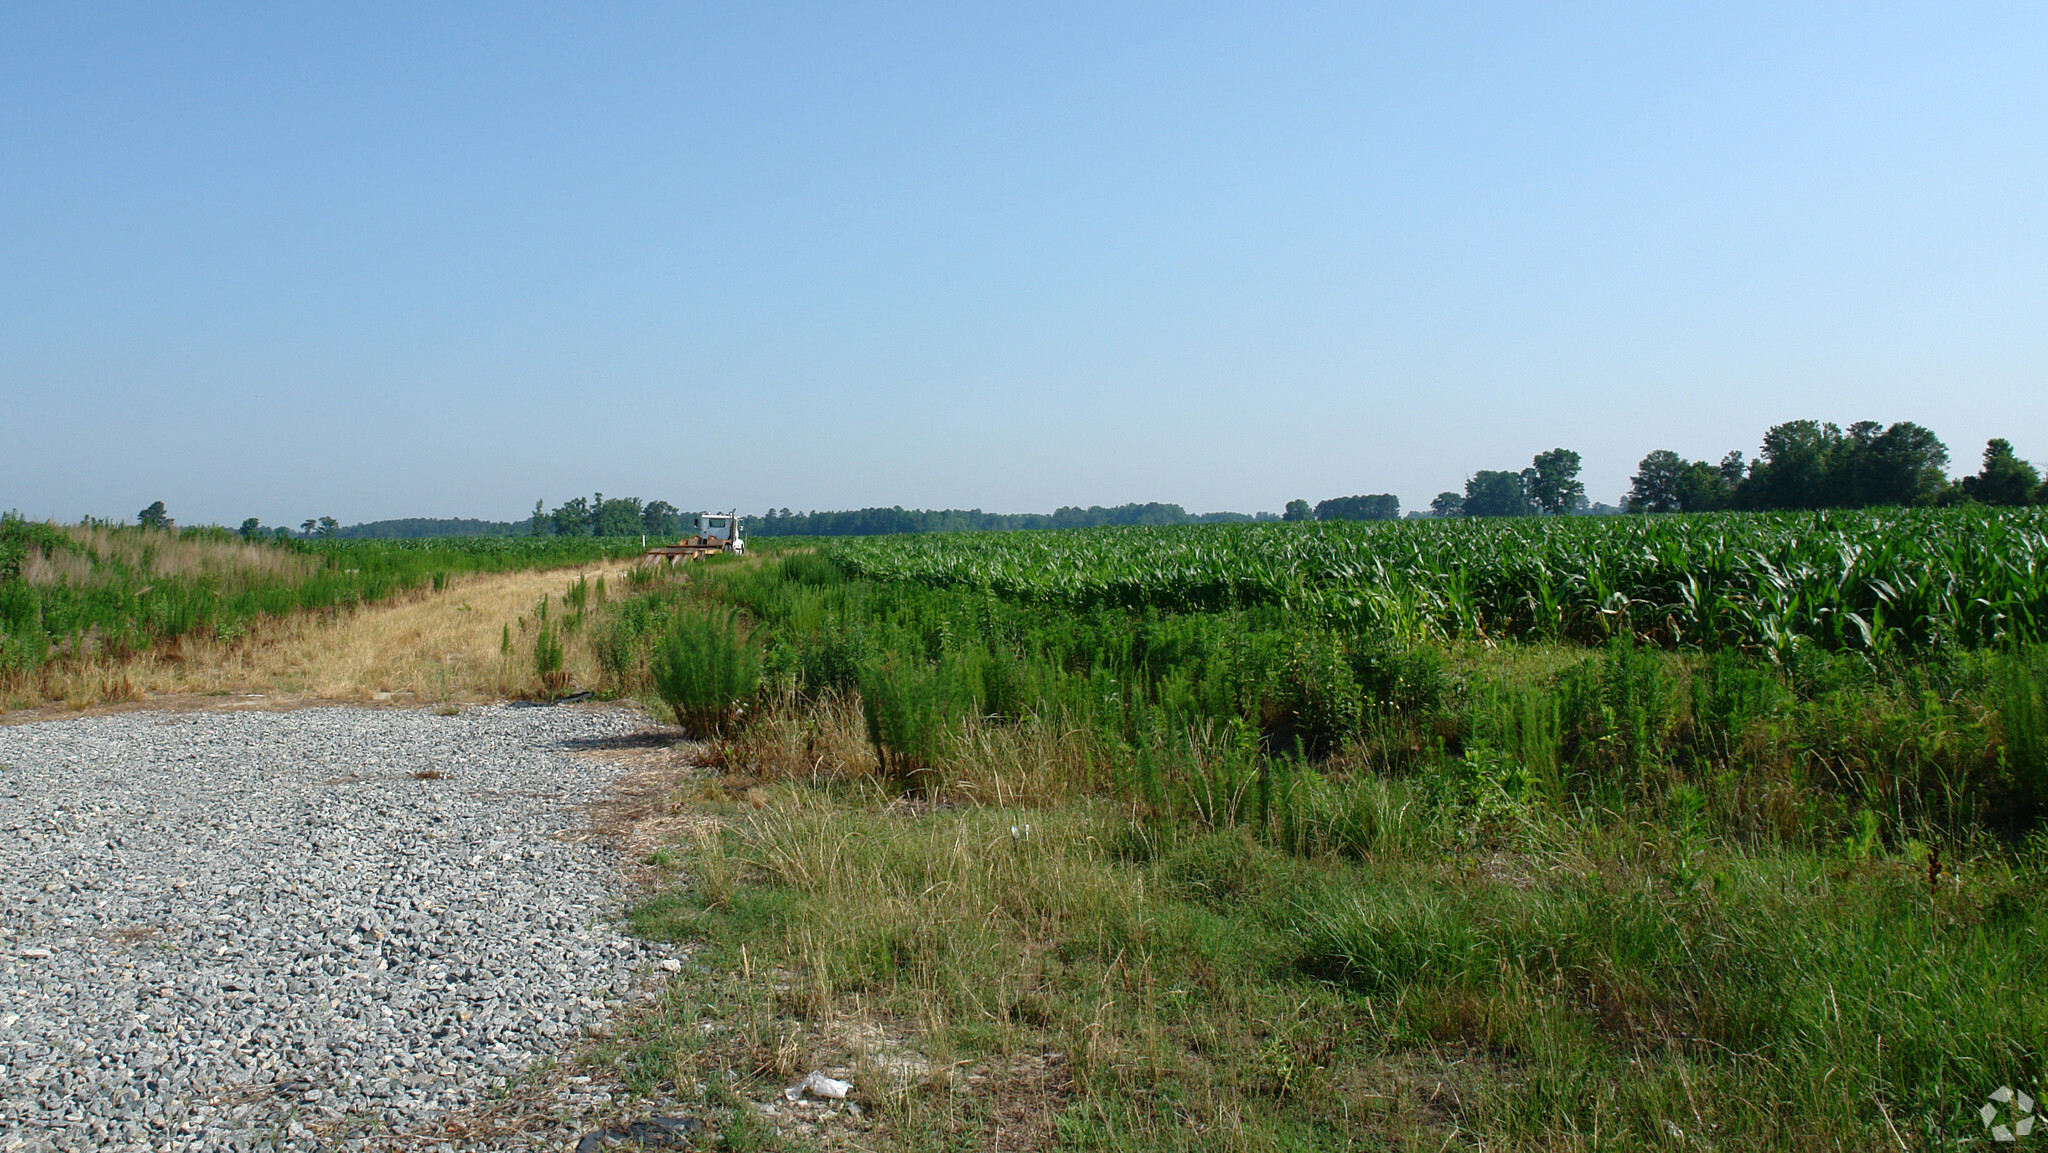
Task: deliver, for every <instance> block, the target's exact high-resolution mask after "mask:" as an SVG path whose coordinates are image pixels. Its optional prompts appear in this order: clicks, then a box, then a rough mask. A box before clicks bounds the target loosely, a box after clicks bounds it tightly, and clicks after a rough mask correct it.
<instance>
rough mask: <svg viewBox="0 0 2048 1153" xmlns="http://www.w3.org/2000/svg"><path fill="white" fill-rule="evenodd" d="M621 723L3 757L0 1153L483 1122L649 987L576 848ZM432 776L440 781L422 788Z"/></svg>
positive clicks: (597, 860)
mask: <svg viewBox="0 0 2048 1153" xmlns="http://www.w3.org/2000/svg"><path fill="white" fill-rule="evenodd" d="M643 725H644V721H643V720H642V719H641V718H640V717H638V716H636V715H634V714H632V713H630V712H626V711H623V710H616V709H609V708H592V707H558V708H534V707H521V706H518V705H498V706H488V707H475V708H471V709H468V710H465V711H464V712H462V713H461V714H459V715H456V716H440V715H436V714H435V713H434V712H431V711H401V710H395V709H356V708H307V709H299V710H295V711H286V712H266V711H255V710H223V711H212V712H189V713H163V712H129V713H120V714H115V715H109V716H97V717H82V718H73V719H66V720H59V721H49V722H41V723H35V724H24V725H15V726H8V727H0V1150H13V1149H42V1148H53V1149H129V1148H132V1149H164V1148H205V1149H219V1148H272V1147H275V1148H321V1147H325V1146H326V1143H327V1139H326V1138H325V1137H316V1136H315V1134H316V1133H319V1134H329V1135H332V1134H340V1135H342V1136H346V1135H348V1134H361V1133H376V1132H391V1131H394V1130H403V1129H405V1128H408V1127H410V1126H414V1125H417V1124H420V1123H422V1122H424V1121H427V1120H429V1119H431V1118H432V1117H434V1116H436V1115H437V1114H438V1113H439V1112H440V1111H442V1110H447V1109H455V1108H462V1107H467V1106H471V1105H474V1104H475V1103H477V1102H478V1101H479V1100H481V1099H483V1098H484V1097H486V1096H488V1095H489V1094H490V1093H491V1092H492V1090H493V1089H494V1088H495V1087H498V1086H501V1085H503V1084H504V1080H505V1079H506V1078H509V1077H513V1076H516V1075H517V1074H518V1073H519V1072H520V1071H521V1070H522V1069H524V1068H526V1067H527V1066H529V1065H530V1064H531V1063H532V1062H534V1061H535V1060H537V1059H540V1058H543V1057H548V1056H554V1055H559V1054H562V1053H564V1052H565V1051H566V1050H567V1049H568V1048H569V1047H570V1045H571V1044H572V1043H573V1041H574V1040H575V1039H576V1038H577V1037H578V1036H580V1035H582V1034H584V1033H585V1032H586V1031H587V1030H588V1029H589V1028H590V1027H592V1026H593V1025H596V1024H598V1023H599V1022H601V1021H603V1020H604V1019H605V1018H606V1016H607V1013H608V1006H609V1005H611V1004H614V1003H616V1002H617V1001H618V1000H619V999H620V998H624V997H629V996H632V995H633V994H634V990H635V989H636V988H637V987H638V985H639V983H640V981H641V980H642V978H643V977H644V974H645V973H646V972H647V970H648V969H649V967H650V965H651V963H652V962H653V961H654V960H655V959H656V953H655V952H654V950H653V949H652V947H650V946H646V945H644V944H642V943H641V942H638V941H636V940H634V939H633V938H631V937H629V936H627V935H625V934H624V933H623V932H622V931H621V930H620V929H619V928H618V927H617V925H616V924H615V923H614V922H615V919H616V918H617V916H618V914H619V912H620V910H621V907H622V901H623V899H624V897H625V893H624V891H623V889H622V885H621V880H620V873H619V868H618V865H619V862H618V860H617V859H616V857H615V855H614V854H613V852H612V850H610V849H608V848H606V847H605V846H603V845H602V844H599V843H593V842H591V841H588V840H585V839H583V838H580V837H578V836H576V835H575V834H576V832H577V831H578V830H579V829H581V828H582V827H583V826H584V825H585V822H586V818H585V815H584V813H583V811H582V810H581V808H580V806H581V805H584V804H587V803H589V802H592V801H595V800H597V799H598V798H599V797H600V796H601V795H602V794H603V792H604V790H605V787H606V785H607V784H608V783H609V782H610V781H611V780H612V779H613V778H614V777H616V776H618V775H619V770H618V769H617V768H615V767H613V766H611V765H609V764H607V763H606V762H604V761H603V760H600V759H598V758H593V757H589V756H579V755H577V752H578V751H579V749H589V748H594V747H598V746H601V745H602V744H604V743H605V742H606V741H607V740H612V739H616V738H618V737H621V736H623V735H625V734H627V733H630V732H632V731H634V730H635V729H638V728H641V727H642V726H643ZM436 774H438V776H437V775H436Z"/></svg>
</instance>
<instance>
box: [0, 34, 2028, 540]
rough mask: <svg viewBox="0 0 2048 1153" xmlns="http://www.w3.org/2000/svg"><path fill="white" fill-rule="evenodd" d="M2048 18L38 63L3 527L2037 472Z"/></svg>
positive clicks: (242, 46)
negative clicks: (1807, 470) (1580, 472)
mask: <svg viewBox="0 0 2048 1153" xmlns="http://www.w3.org/2000/svg"><path fill="white" fill-rule="evenodd" d="M2044 62H2048V7H2044V6H2042V5H2040V4H2038V3H2025V4H2011V5H2003V6H1994V5H1977V4H1957V5H1911V6H1906V5H1887V4H1877V3H1853V4H1839V5H1797V4H1786V3H1771V4H1754V5H1741V4H1714V5H1707V4H1693V5H1679V4H1636V3H1630V4H1619V3H1617V4H1612V5H1603V6H1593V5H1548V4H1525V5H1513V6H1509V5H1501V6H1475V5H1455V4H1439V3H1427V4H1423V3H1417V4H1409V5H1369V4H1362V3H1347V4H1333V5H1328V6H1312V5H1277V6H1276V5H1250V4H1247V5H1242V6H1214V5H1199V4H1188V3H1172V4H1165V3H1162V4H1157V5H1132V4H1112V3H1102V2H1095V0H1091V2H1089V3H1079V4H1057V3H1045V2H1034V3H1030V4H1015V5H962V4H928V5H885V4H846V5H837V6H827V5H788V4H773V3H759V4H742V5H719V6H708V5H707V6H686V5H631V6H627V5H603V4H588V5H556V6H546V7H542V6H528V7H522V6H515V5H503V4H493V5H477V6H474V7H466V8H451V7H444V6H431V5H423V4H413V3H408V4H393V5H374V4H366V3H352V4H346V5H310V4H269V5H248V6H246V7H236V8H227V7H208V6H202V5H165V4H136V5H92V4H79V5H71V4H13V5H8V6H7V7H6V8H4V9H0V429H4V432H0V444H4V446H5V447H4V450H0V508H9V507H12V508H19V509H20V510H21V511H23V512H24V513H26V514H28V515H30V516H35V517H43V516H56V517H59V518H64V519H71V518H76V517H78V516H80V515H83V514H88V513H89V514H94V515H111V516H122V517H129V518H132V517H133V516H134V514H135V511H136V510H137V509H139V508H141V507H142V506H143V505H145V504H147V503H148V502H150V501H152V500H158V499H161V500H164V501H165V502H167V503H168V505H169V506H170V510H171V512H172V514H173V515H174V516H175V517H177V518H178V519H179V520H180V521H181V522H185V523H196V522H200V521H219V522H226V523H230V524H233V523H239V522H240V521H241V519H242V518H243V517H245V516H257V517H260V518H262V519H263V521H264V522H265V523H289V524H297V523H298V522H299V521H300V520H302V519H304V518H306V517H308V516H319V515H332V516H335V517H338V518H339V519H341V520H342V521H344V522H352V521H358V520H368V519H375V518H382V517H394V516H451V515H464V516H481V517H487V518H494V519H512V518H517V517H520V516H523V515H525V514H526V513H527V512H528V511H529V510H530V509H531V508H532V506H533V502H534V500H535V499H536V498H541V499H545V500H547V501H548V503H549V505H550V506H552V505H554V504H556V503H559V502H560V501H562V500H565V499H567V498H569V497H571V496H574V495H583V494H587V493H589V492H591V491H592V490H602V491H604V492H605V493H607V494H608V495H612V496H625V495H638V496H641V497H645V498H650V499H651V498H656V497H659V498H664V499H667V500H670V501H672V502H674V503H677V504H680V505H684V506H686V507H688V506H706V507H727V506H737V507H739V508H741V509H743V510H748V511H756V510H759V509H761V508H764V507H768V506H777V507H780V506H791V507H796V508H799V509H807V508H852V507H859V506H863V505H873V504H880V505H894V504H901V505H904V506H907V507H973V506H978V507H981V508H985V509H989V510H993V511H1027V510H1049V509H1051V508H1053V507H1054V506H1057V505H1062V504H1080V505H1087V504H1098V503H1099V504H1115V503H1120V502H1123V501H1130V500H1139V501H1143V500H1159V501H1173V502H1178V503H1180V504H1182V505H1185V506H1187V507H1188V508H1190V509H1191V510H1196V511H1205V510H1211V509H1234V510H1239V511H1247V512H1249V511H1254V510H1258V509H1278V508H1279V507H1280V506H1281V505H1282V504H1283V503H1284V502H1285V501H1287V500H1288V499H1289V498H1292V497H1305V498H1307V499H1308V500H1310V501H1315V500H1319V499H1322V498H1325V497H1331V496H1342V495H1350V494H1357V493H1373V492H1393V493H1396V494H1398V495H1399V496H1400V497H1401V500H1402V503H1403V505H1404V507H1408V508H1415V507H1420V506H1425V505H1426V504H1427V503H1428V500H1429V498H1430V497H1431V496H1432V495H1433V494H1435V493H1436V492H1438V491H1440V490H1443V489H1451V488H1460V487H1462V484H1463V481H1464V478H1465V477H1466V476H1467V475H1468V474H1470V473H1471V472H1472V471H1474V470H1476V469H1482V468H1519V467H1521V466H1523V465H1525V464H1526V463H1527V462H1528V460H1529V458H1530V457H1531V456H1532V455H1533V454H1534V453H1536V452H1539V451H1541V450H1544V449H1548V448H1551V447H1553V446H1564V447H1567V448H1574V449H1577V450H1578V451H1579V452H1581V453H1582V454H1583V455H1584V458H1585V466H1586V470H1585V480H1586V481H1587V482H1588V485H1589V488H1590V490H1591V495H1592V496H1593V497H1594V498H1595V499H1600V500H1607V501H1614V500H1616V499H1618V497H1619V496H1620V494H1621V492H1622V491H1623V490H1624V489H1625V488H1626V486H1627V482H1628V476H1629V474H1630V473H1631V472H1633V471H1634V466H1635V462H1636V461H1637V460H1639V459H1640V458H1641V457H1642V456H1643V454H1644V453H1646V452H1648V451H1649V450H1651V449H1656V448H1671V449H1676V450H1678V451H1680V452H1682V453H1685V454H1687V455H1688V456H1695V457H1707V458H1714V459H1717V458H1719V456H1720V455H1721V454H1722V453H1724V452H1726V451H1728V450H1729V449H1741V450H1743V451H1745V452H1748V453H1753V452H1754V451H1755V449H1756V445H1757V441H1758V440H1759V438H1760V437H1761V435H1762V433H1763V431H1764V429H1765V428H1766V427H1767V426H1768V425H1770V424H1772V423H1775V422H1778V421H1782V420H1788V419H1796V418H1802V417H1812V418H1816V419H1825V420H1835V421H1838V422H1841V423H1844V424H1846V423H1848V422H1850V421H1853V420H1858V419H1873V420H1879V421H1885V422H1889V421H1894V420H1914V421H1918V422H1920V423H1922V424H1925V425H1928V426H1929V427H1931V428H1933V429H1934V430H1935V431H1936V432H1937V433H1939V434H1940V435H1941V436H1942V437H1943V439H1944V440H1945V441H1946V442H1947V443H1948V445H1949V448H1950V451H1951V453H1952V455H1953V457H1954V462H1953V467H1952V470H1951V471H1953V472H1956V473H1962V472H1968V471H1974V468H1975V462H1976V460H1977V457H1978V455H1979V454H1980V452H1981V451H1982V448H1983V442H1984V440H1985V439H1986V438H1987V437H1991V436H2005V437H2008V438H2010V439H2011V440H2012V441H2013V442H2014V444H2015V446H2016V447H2017V448H2018V450H2019V453H2020V455H2021V456H2023V457H2029V458H2031V459H2033V460H2036V461H2043V462H2048V399H2044V397H2048V63H2044Z"/></svg>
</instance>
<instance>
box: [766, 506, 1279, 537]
mask: <svg viewBox="0 0 2048 1153" xmlns="http://www.w3.org/2000/svg"><path fill="white" fill-rule="evenodd" d="M1279 519H1280V518H1279V516H1277V515H1275V514H1273V513H1270V512H1261V513H1242V512H1204V513H1191V512H1189V511H1187V510H1186V509H1184V508H1182V507H1181V506H1179V505H1177V504H1157V503H1148V504H1120V505H1117V506H1116V507H1114V508H1104V507H1102V506H1101V505H1091V506H1089V507H1088V508H1075V507H1071V506H1069V507H1066V508H1061V509H1058V510H1056V511H1054V512H1051V513H1038V512H1017V513H1003V512H983V511H981V510H980V509H978V508H970V509H957V508H946V509H916V508H902V507H897V508H863V509H854V510H851V511H847V512H794V511H791V510H790V509H786V508H784V509H772V508H771V509H769V510H768V511H767V512H766V513H765V514H763V515H761V516H756V517H749V518H747V522H746V528H747V532H748V533H749V534H750V535H753V536H886V535H888V534H890V533H919V532H1018V531H1022V530H1026V529H1047V528H1100V527H1102V526H1104V525H1173V524H1248V523H1251V522H1253V521H1265V520H1279Z"/></svg>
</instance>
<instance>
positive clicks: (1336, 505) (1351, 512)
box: [1315, 492, 1401, 521]
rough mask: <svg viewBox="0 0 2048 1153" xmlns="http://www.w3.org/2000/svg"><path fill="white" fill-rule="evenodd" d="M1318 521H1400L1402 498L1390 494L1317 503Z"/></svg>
mask: <svg viewBox="0 0 2048 1153" xmlns="http://www.w3.org/2000/svg"><path fill="white" fill-rule="evenodd" d="M1315 518H1316V519H1317V520H1325V521H1327V520H1399V519H1401V498H1400V497H1397V496H1395V495H1394V494H1393V493H1390V492H1382V493H1375V494H1373V495H1372V496H1338V497H1331V498H1330V499H1329V500H1326V501H1321V502H1319V503H1317V505H1316V510H1315Z"/></svg>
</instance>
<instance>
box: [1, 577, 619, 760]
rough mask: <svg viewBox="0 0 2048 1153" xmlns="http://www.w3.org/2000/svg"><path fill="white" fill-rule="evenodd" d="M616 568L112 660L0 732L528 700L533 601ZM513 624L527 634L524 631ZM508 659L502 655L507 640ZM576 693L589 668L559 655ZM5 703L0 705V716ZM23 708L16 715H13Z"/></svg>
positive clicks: (476, 580)
mask: <svg viewBox="0 0 2048 1153" xmlns="http://www.w3.org/2000/svg"><path fill="white" fill-rule="evenodd" d="M628 571H629V570H627V569H626V568H624V567H623V566H620V565H618V564H616V563H614V564H611V565H586V566H581V567H577V568H562V569H548V570H542V571H525V572H511V573H482V574H476V575H470V576H462V577H456V578H454V579H452V580H451V581H450V582H449V584H448V586H447V588H446V589H444V590H443V591H441V592H437V593H434V592H430V593H422V594H417V595H413V596H409V597H405V598H401V599H399V600H397V601H390V602H385V603H382V604H377V605H371V606H368V607H365V608H362V609H359V610H356V611H355V612H351V613H346V614H342V615H339V616H335V617H327V616H325V615H323V614H318V613H305V614H300V615H297V616H293V617H289V618H286V619H282V620H269V621H263V622H260V623H259V624H257V626H256V627H255V628H254V630H253V631H252V632H251V633H250V634H249V635H248V636H246V637H243V638H241V639H240V640H237V641H234V642H233V643H222V642H219V641H216V640H211V639H195V638H186V639H184V640H182V641H181V642H180V643H178V644H175V645H172V646H168V647H165V648H161V649H158V650H154V651H151V652H149V653H143V654H139V655H136V656H134V657H129V658H126V659H122V660H116V661H91V662H87V663H85V664H83V665H75V666H73V665H67V666H52V667H51V668H50V669H49V670H47V671H46V673H45V675H44V676H43V677H42V679H41V682H40V684H38V685H36V686H34V687H33V690H32V692H31V693H30V694H29V696H30V697H33V698H40V699H39V700H30V699H17V700H16V701H14V702H11V703H14V704H16V705H17V706H18V707H15V708H12V709H4V708H0V724H7V723H16V722H19V721H23V720H43V719H48V718H50V717H52V716H56V715H64V714H68V713H73V712H81V711H99V710H103V709H110V708H112V709H119V708H156V709H163V708H173V709H178V708H215V707H236V708H252V707H255V708H277V707H287V708H289V707H298V706H302V705H307V704H322V703H337V702H339V703H348V704H372V705H374V704H385V703H392V704H402V705H418V704H424V703H434V702H450V703H465V702H478V701H488V700H503V699H506V698H516V697H522V696H528V695H531V694H533V693H534V692H535V691H536V690H537V689H538V688H539V683H538V681H537V679H536V678H535V676H534V672H533V661H532V647H531V646H532V627H531V625H532V619H533V613H534V608H535V606H536V605H538V604H539V603H540V600H541V598H542V597H544V596H546V597H550V598H552V610H551V611H554V612H560V611H561V605H560V602H561V594H562V593H563V591H564V590H565V589H566V588H568V586H570V585H572V584H574V583H575V582H576V580H577V579H578V578H579V577H583V578H588V580H589V582H590V584H591V586H592V596H593V597H594V596H595V595H596V594H595V586H596V584H597V582H598V579H599V578H603V579H604V581H605V582H606V584H607V585H608V586H609V587H611V588H613V589H619V588H622V587H623V584H624V581H625V577H626V573H627V572H628ZM522 618H523V619H524V621H525V624H524V625H522ZM508 629H509V635H510V640H511V645H512V651H511V652H510V653H509V654H508V653H507V652H505V642H506V638H507V635H508V634H507V630H508ZM568 648H569V649H570V650H571V651H569V652H568V654H567V667H568V670H569V673H570V676H571V678H572V679H571V683H572V685H574V686H583V687H588V686H591V685H594V684H595V683H596V682H597V678H598V669H597V667H596V665H595V663H594V662H593V661H592V660H591V658H590V657H589V655H588V654H587V653H585V652H583V651H582V649H581V647H580V646H575V645H571V646H568ZM8 703H10V702H9V701H8V700H7V699H6V698H5V697H4V696H0V705H6V704H8ZM19 706H25V707H19Z"/></svg>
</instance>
